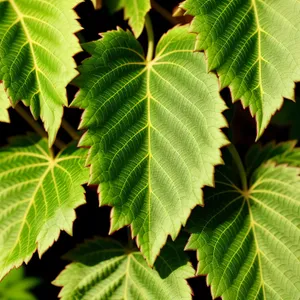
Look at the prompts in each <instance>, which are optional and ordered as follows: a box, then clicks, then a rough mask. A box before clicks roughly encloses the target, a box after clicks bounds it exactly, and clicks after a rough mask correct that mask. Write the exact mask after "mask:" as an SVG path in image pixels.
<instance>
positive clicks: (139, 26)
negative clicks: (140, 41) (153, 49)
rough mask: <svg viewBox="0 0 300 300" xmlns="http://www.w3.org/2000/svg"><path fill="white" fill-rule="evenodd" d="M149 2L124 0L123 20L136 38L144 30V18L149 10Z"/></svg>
mask: <svg viewBox="0 0 300 300" xmlns="http://www.w3.org/2000/svg"><path fill="white" fill-rule="evenodd" d="M150 8H151V4H150V0H126V1H125V3H124V14H125V19H128V20H129V25H130V27H131V28H132V31H133V32H134V35H135V36H136V37H139V36H140V35H141V33H142V31H143V29H144V24H145V16H146V14H147V12H148V11H149V10H150Z"/></svg>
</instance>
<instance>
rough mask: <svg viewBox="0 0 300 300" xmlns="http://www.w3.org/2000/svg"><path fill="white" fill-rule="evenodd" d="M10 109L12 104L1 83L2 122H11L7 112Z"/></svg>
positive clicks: (0, 118)
mask: <svg viewBox="0 0 300 300" xmlns="http://www.w3.org/2000/svg"><path fill="white" fill-rule="evenodd" d="M9 107H10V102H9V99H8V97H7V95H6V92H5V90H4V85H3V84H1V83H0V122H6V123H9V122H10V120H9V114H8V111H7V110H8V108H9Z"/></svg>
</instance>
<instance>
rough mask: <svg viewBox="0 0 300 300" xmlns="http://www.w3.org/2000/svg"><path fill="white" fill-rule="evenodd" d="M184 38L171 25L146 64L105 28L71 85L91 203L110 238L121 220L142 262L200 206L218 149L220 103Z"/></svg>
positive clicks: (190, 38) (137, 49)
mask: <svg viewBox="0 0 300 300" xmlns="http://www.w3.org/2000/svg"><path fill="white" fill-rule="evenodd" d="M194 42H195V35H193V34H189V33H188V32H187V27H186V26H185V27H177V28H175V29H173V30H171V31H169V32H168V33H167V34H166V35H165V36H164V37H163V38H162V39H161V41H160V42H159V44H158V46H157V49H156V57H155V58H154V59H153V60H152V61H149V62H148V61H146V60H145V56H144V53H143V49H142V47H141V45H140V44H139V43H138V42H137V41H136V39H135V38H134V37H133V35H132V34H131V33H130V32H124V31H122V30H118V31H112V32H108V33H106V34H104V38H103V39H101V40H99V41H97V42H92V43H89V44H86V45H85V49H86V50H87V51H88V52H89V53H90V54H91V55H92V57H91V58H89V59H87V60H86V61H85V62H84V64H83V66H82V67H81V68H80V72H81V76H80V77H79V78H78V79H77V80H76V81H75V83H76V84H77V85H78V86H79V87H80V88H81V90H80V93H79V95H78V97H77V98H76V99H75V102H74V106H79V107H81V108H84V109H85V112H84V114H83V118H82V122H81V128H87V129H88V131H87V133H86V134H85V135H84V137H83V138H82V140H81V142H80V144H81V145H82V146H91V150H90V152H89V157H88V160H87V164H91V178H90V183H93V184H99V183H100V201H101V205H111V206H113V207H114V208H113V210H112V218H111V232H113V231H115V230H118V229H120V228H122V227H123V226H125V225H128V224H131V225H132V230H133V236H137V243H138V245H139V246H140V248H141V250H142V253H143V254H144V256H145V257H146V259H147V260H148V262H149V263H150V264H153V263H154V261H155V258H156V256H157V255H158V254H159V251H160V249H161V248H162V246H163V245H164V243H165V242H166V240H167V237H168V235H169V234H170V235H171V236H172V238H173V239H175V238H176V236H177V234H178V232H179V230H180V227H181V225H183V224H185V222H186V220H187V218H188V216H189V215H190V212H191V209H192V208H193V207H195V206H196V205H197V204H201V203H202V191H201V188H202V187H203V186H204V185H213V174H214V165H216V164H220V163H222V159H221V153H220V150H219V148H220V147H221V146H223V145H224V144H225V143H226V138H225V136H224V135H223V134H222V132H221V131H220V128H221V127H224V126H226V122H225V119H224V117H223V115H222V111H223V110H224V109H225V104H224V103H223V101H222V100H221V98H220V95H219V91H218V84H217V79H216V77H215V76H214V75H213V74H207V72H206V65H205V58H204V55H203V53H194V51H193V48H194Z"/></svg>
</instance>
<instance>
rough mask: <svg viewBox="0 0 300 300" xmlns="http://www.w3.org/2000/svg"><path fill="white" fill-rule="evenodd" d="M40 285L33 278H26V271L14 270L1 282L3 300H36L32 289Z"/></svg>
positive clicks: (0, 290)
mask: <svg viewBox="0 0 300 300" xmlns="http://www.w3.org/2000/svg"><path fill="white" fill-rule="evenodd" d="M38 284H39V280H38V279H37V278H33V277H25V274H24V269H23V268H19V269H14V270H12V271H11V272H10V273H9V275H7V276H6V277H5V278H4V279H3V280H2V281H1V282H0V299H1V300H36V297H35V296H34V295H33V294H32V292H31V289H32V288H34V287H35V286H37V285H38Z"/></svg>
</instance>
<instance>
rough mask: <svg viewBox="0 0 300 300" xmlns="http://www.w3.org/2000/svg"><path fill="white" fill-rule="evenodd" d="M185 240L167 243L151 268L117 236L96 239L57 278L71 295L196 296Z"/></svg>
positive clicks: (133, 298)
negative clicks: (120, 241)
mask: <svg viewBox="0 0 300 300" xmlns="http://www.w3.org/2000/svg"><path fill="white" fill-rule="evenodd" d="M184 242H185V240H183V239H181V238H178V240H176V242H175V243H171V242H169V243H167V244H166V246H165V248H164V249H163V251H162V253H161V256H160V257H159V258H158V259H157V262H156V263H155V268H154V269H151V268H150V267H149V266H148V265H147V263H146V261H145V260H144V258H143V257H142V255H141V253H140V252H137V251H135V250H130V249H125V248H123V247H122V245H120V244H119V243H117V242H115V241H113V240H104V239H100V240H95V241H90V242H88V243H86V244H83V245H82V246H80V247H79V248H78V249H75V250H74V251H73V252H71V253H70V254H69V257H70V258H71V259H72V260H74V261H75V262H73V263H71V264H70V265H68V266H67V268H66V269H65V270H64V271H63V272H62V273H61V274H60V275H59V276H58V278H57V279H56V280H55V281H54V284H55V285H57V286H62V287H63V289H62V291H61V292H60V295H59V296H60V297H61V298H62V299H63V300H68V299H70V300H71V299H82V300H85V299H86V300H89V299H108V298H109V299H128V300H138V299H141V300H150V299H153V300H159V299H163V300H167V299H170V300H174V299H192V298H191V290H190V287H189V286H188V284H187V282H186V280H185V279H186V278H189V277H192V276H193V274H194V270H193V268H192V267H191V265H190V263H188V258H187V256H186V255H185V254H184V252H183V247H184V246H183V245H184Z"/></svg>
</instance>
